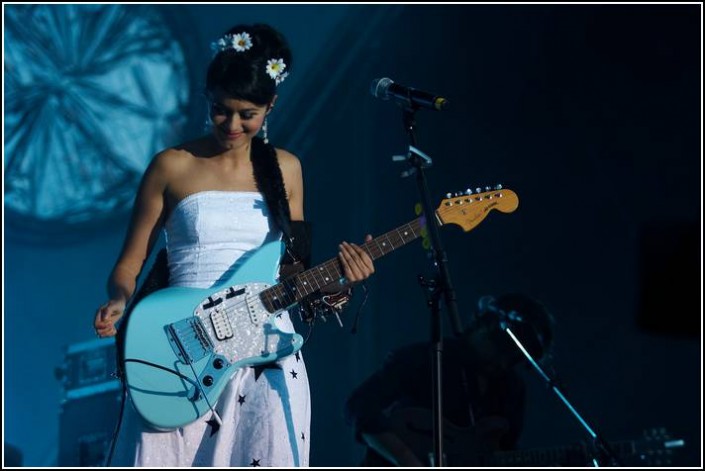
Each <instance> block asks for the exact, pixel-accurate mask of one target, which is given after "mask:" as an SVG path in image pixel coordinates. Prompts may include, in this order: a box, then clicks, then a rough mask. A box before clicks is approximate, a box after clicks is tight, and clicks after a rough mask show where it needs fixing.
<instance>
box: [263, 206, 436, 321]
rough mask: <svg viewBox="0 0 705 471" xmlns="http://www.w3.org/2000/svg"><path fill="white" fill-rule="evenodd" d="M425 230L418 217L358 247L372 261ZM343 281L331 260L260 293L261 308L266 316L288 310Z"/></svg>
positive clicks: (334, 262)
mask: <svg viewBox="0 0 705 471" xmlns="http://www.w3.org/2000/svg"><path fill="white" fill-rule="evenodd" d="M423 228H424V218H423V217H420V218H417V219H415V220H413V221H411V222H410V223H408V224H405V225H403V226H401V227H398V228H396V229H394V230H391V231H389V232H387V233H386V234H382V235H381V236H379V237H375V238H374V239H372V240H370V241H369V242H365V243H364V244H362V245H361V248H362V249H363V250H365V251H366V252H367V253H368V254H369V255H370V257H371V258H372V260H377V259H378V258H380V257H382V256H384V255H387V254H388V253H390V252H392V251H394V250H396V249H398V248H400V247H403V246H405V245H406V244H408V243H409V242H411V241H413V240H415V239H417V238H419V237H420V236H421V231H422V229H423ZM341 280H343V273H342V267H341V266H340V261H339V260H338V259H337V258H331V259H330V260H327V261H325V262H323V263H321V264H320V265H317V266H315V267H313V268H310V269H308V270H306V271H304V272H302V273H299V274H298V275H295V276H292V277H291V278H288V279H286V280H284V281H282V282H281V283H278V284H276V285H274V286H272V287H270V288H267V289H266V290H264V291H262V292H261V293H260V297H261V299H262V302H263V303H264V306H265V307H266V308H267V310H268V311H269V312H276V311H279V310H281V309H286V308H289V307H291V306H293V305H295V304H296V303H298V302H299V301H301V300H302V299H303V298H305V297H306V296H308V295H310V294H313V293H316V292H317V291H319V290H320V289H321V288H323V287H324V286H328V285H330V284H332V283H340V282H341Z"/></svg>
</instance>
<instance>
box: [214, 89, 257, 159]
mask: <svg viewBox="0 0 705 471" xmlns="http://www.w3.org/2000/svg"><path fill="white" fill-rule="evenodd" d="M269 108H270V107H269V106H267V105H265V106H260V105H256V104H254V103H251V102H249V101H245V100H237V99H234V98H228V96H227V95H225V94H224V93H223V92H222V91H220V90H217V91H216V92H214V93H213V94H212V95H211V97H210V117H211V122H212V123H213V135H214V136H215V139H216V140H217V141H218V143H219V144H220V145H221V146H222V147H223V148H225V149H236V148H239V147H241V146H243V145H248V144H249V143H250V141H251V140H252V138H253V137H254V136H256V135H257V133H258V132H259V130H260V129H261V128H262V124H263V123H264V118H265V117H266V116H267V112H268V111H269Z"/></svg>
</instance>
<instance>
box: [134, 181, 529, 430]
mask: <svg viewBox="0 0 705 471" xmlns="http://www.w3.org/2000/svg"><path fill="white" fill-rule="evenodd" d="M518 204H519V200H518V198H517V195H516V194H515V193H514V192H513V191H511V190H506V189H501V187H498V188H497V189H495V190H492V191H485V192H482V193H477V194H470V195H468V194H457V195H456V196H454V197H450V195H449V197H448V198H447V199H444V200H443V201H442V203H441V205H440V206H439V207H438V209H436V211H435V216H436V220H437V221H436V222H437V223H438V224H439V225H443V224H449V223H453V224H458V225H460V226H461V227H462V228H463V229H464V230H465V231H469V230H471V229H472V228H474V227H475V226H477V225H478V224H480V222H482V220H483V219H484V218H485V217H486V216H487V214H489V212H490V210H492V209H497V210H499V211H501V212H504V213H510V212H512V211H514V210H515V209H516V208H517V206H518ZM424 235H425V228H424V221H423V218H417V219H415V220H414V221H412V222H410V223H408V224H405V225H403V226H401V227H399V228H397V229H394V230H393V231H390V232H388V233H386V234H383V235H381V236H379V237H376V238H375V239H373V240H371V241H369V242H366V243H365V244H364V245H362V247H363V249H364V250H366V251H367V252H368V253H369V254H370V256H371V257H372V259H373V260H375V259H378V258H380V257H381V256H383V255H386V254H388V253H389V252H391V251H393V250H395V249H398V248H400V247H402V246H403V245H406V244H407V243H409V242H411V241H412V240H415V239H417V238H418V237H420V236H424ZM282 253H283V244H282V243H281V242H279V241H275V242H270V243H267V244H265V245H263V246H262V247H261V248H260V249H258V250H257V251H256V252H255V253H254V255H252V256H251V257H248V258H247V260H245V261H244V262H243V263H242V264H240V265H239V267H238V269H237V270H236V271H235V273H234V274H233V275H232V277H231V278H230V279H229V280H227V281H225V282H223V283H222V284H219V285H218V286H215V287H212V288H209V289H196V288H179V287H170V288H165V289H163V290H160V291H157V292H155V293H152V294H151V295H149V296H147V297H145V298H144V299H143V300H142V301H140V302H139V303H138V304H137V305H136V306H135V308H134V310H133V311H132V314H131V315H130V318H129V320H128V322H127V325H126V327H125V328H126V331H125V345H124V352H123V353H124V356H123V361H124V370H125V380H126V383H127V388H128V391H129V394H130V396H131V398H132V402H133V404H134V406H135V408H136V409H137V411H138V412H139V413H140V415H141V416H142V417H143V418H144V420H145V421H146V422H147V423H149V424H150V425H151V426H153V427H154V428H157V429H161V430H171V429H175V428H177V427H181V426H183V425H186V424H188V423H190V422H193V421H195V420H196V419H198V418H199V417H202V416H204V415H205V414H206V413H208V412H209V411H212V413H213V416H214V419H215V420H216V421H219V417H218V415H217V413H216V412H215V409H214V408H215V404H216V402H217V401H218V397H219V396H220V394H221V392H222V391H223V389H224V388H225V386H226V385H227V383H228V380H229V379H230V378H231V377H232V376H233V375H234V374H235V372H236V371H237V370H238V369H239V368H242V367H246V366H254V365H259V364H263V363H270V362H273V361H276V360H278V359H280V358H283V357H285V356H287V355H291V354H293V353H295V352H296V351H298V350H299V349H300V348H301V346H302V345H303V338H302V337H301V336H300V335H299V334H296V333H286V332H282V331H280V330H279V329H278V328H277V327H276V326H275V324H274V322H273V321H274V316H276V314H277V313H279V312H281V311H283V310H285V309H287V308H290V307H292V306H294V305H296V304H297V303H298V302H299V301H301V300H302V299H303V298H305V297H306V296H309V295H311V294H314V293H316V292H318V291H319V290H320V289H321V288H322V287H323V286H326V285H329V284H331V283H334V282H337V281H338V280H339V279H340V278H341V277H342V274H341V268H340V266H339V262H338V259H337V258H334V259H330V260H328V261H326V262H324V263H322V264H320V265H318V266H316V267H314V268H311V269H309V270H306V271H304V272H302V273H300V274H298V275H295V276H292V277H291V278H288V279H286V280H284V281H282V282H280V283H276V281H275V280H276V277H277V269H278V265H279V260H280V258H281V255H282Z"/></svg>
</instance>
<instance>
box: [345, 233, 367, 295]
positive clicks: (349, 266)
mask: <svg viewBox="0 0 705 471" xmlns="http://www.w3.org/2000/svg"><path fill="white" fill-rule="evenodd" d="M370 240H372V236H371V235H369V234H368V235H367V237H365V242H369V241H370ZM338 248H339V250H340V251H339V252H338V259H339V260H340V263H341V265H342V266H343V274H344V275H345V282H346V283H348V284H354V283H359V282H360V281H363V280H366V279H367V278H369V277H370V276H371V275H372V274H373V273H374V272H375V266H374V264H373V263H372V258H371V257H370V255H369V254H368V253H367V252H366V251H365V250H364V249H363V248H362V247H360V246H359V245H357V244H350V243H348V242H343V243H341V244H340V245H339V246H338Z"/></svg>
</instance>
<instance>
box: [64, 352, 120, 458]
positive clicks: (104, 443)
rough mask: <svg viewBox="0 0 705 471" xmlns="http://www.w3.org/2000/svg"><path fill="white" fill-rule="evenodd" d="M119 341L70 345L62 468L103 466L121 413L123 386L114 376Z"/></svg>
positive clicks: (65, 382)
mask: <svg viewBox="0 0 705 471" xmlns="http://www.w3.org/2000/svg"><path fill="white" fill-rule="evenodd" d="M115 355H116V351H115V341H114V339H112V338H106V339H97V340H91V341H87V342H81V343H77V344H73V345H69V346H68V347H67V348H66V355H65V358H64V362H63V365H62V366H60V367H58V368H57V369H56V373H57V377H58V378H59V379H60V381H61V382H62V386H63V399H62V401H61V404H60V407H59V456H58V465H59V466H68V467H77V466H79V467H96V466H102V465H103V461H104V459H105V456H106V455H107V452H108V447H109V446H110V442H111V440H112V435H113V432H114V430H115V425H116V423H117V420H118V415H119V412H120V402H121V400H122V386H121V384H120V381H118V380H117V379H116V378H115V376H114V375H113V373H114V372H115V369H116V363H115Z"/></svg>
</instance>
